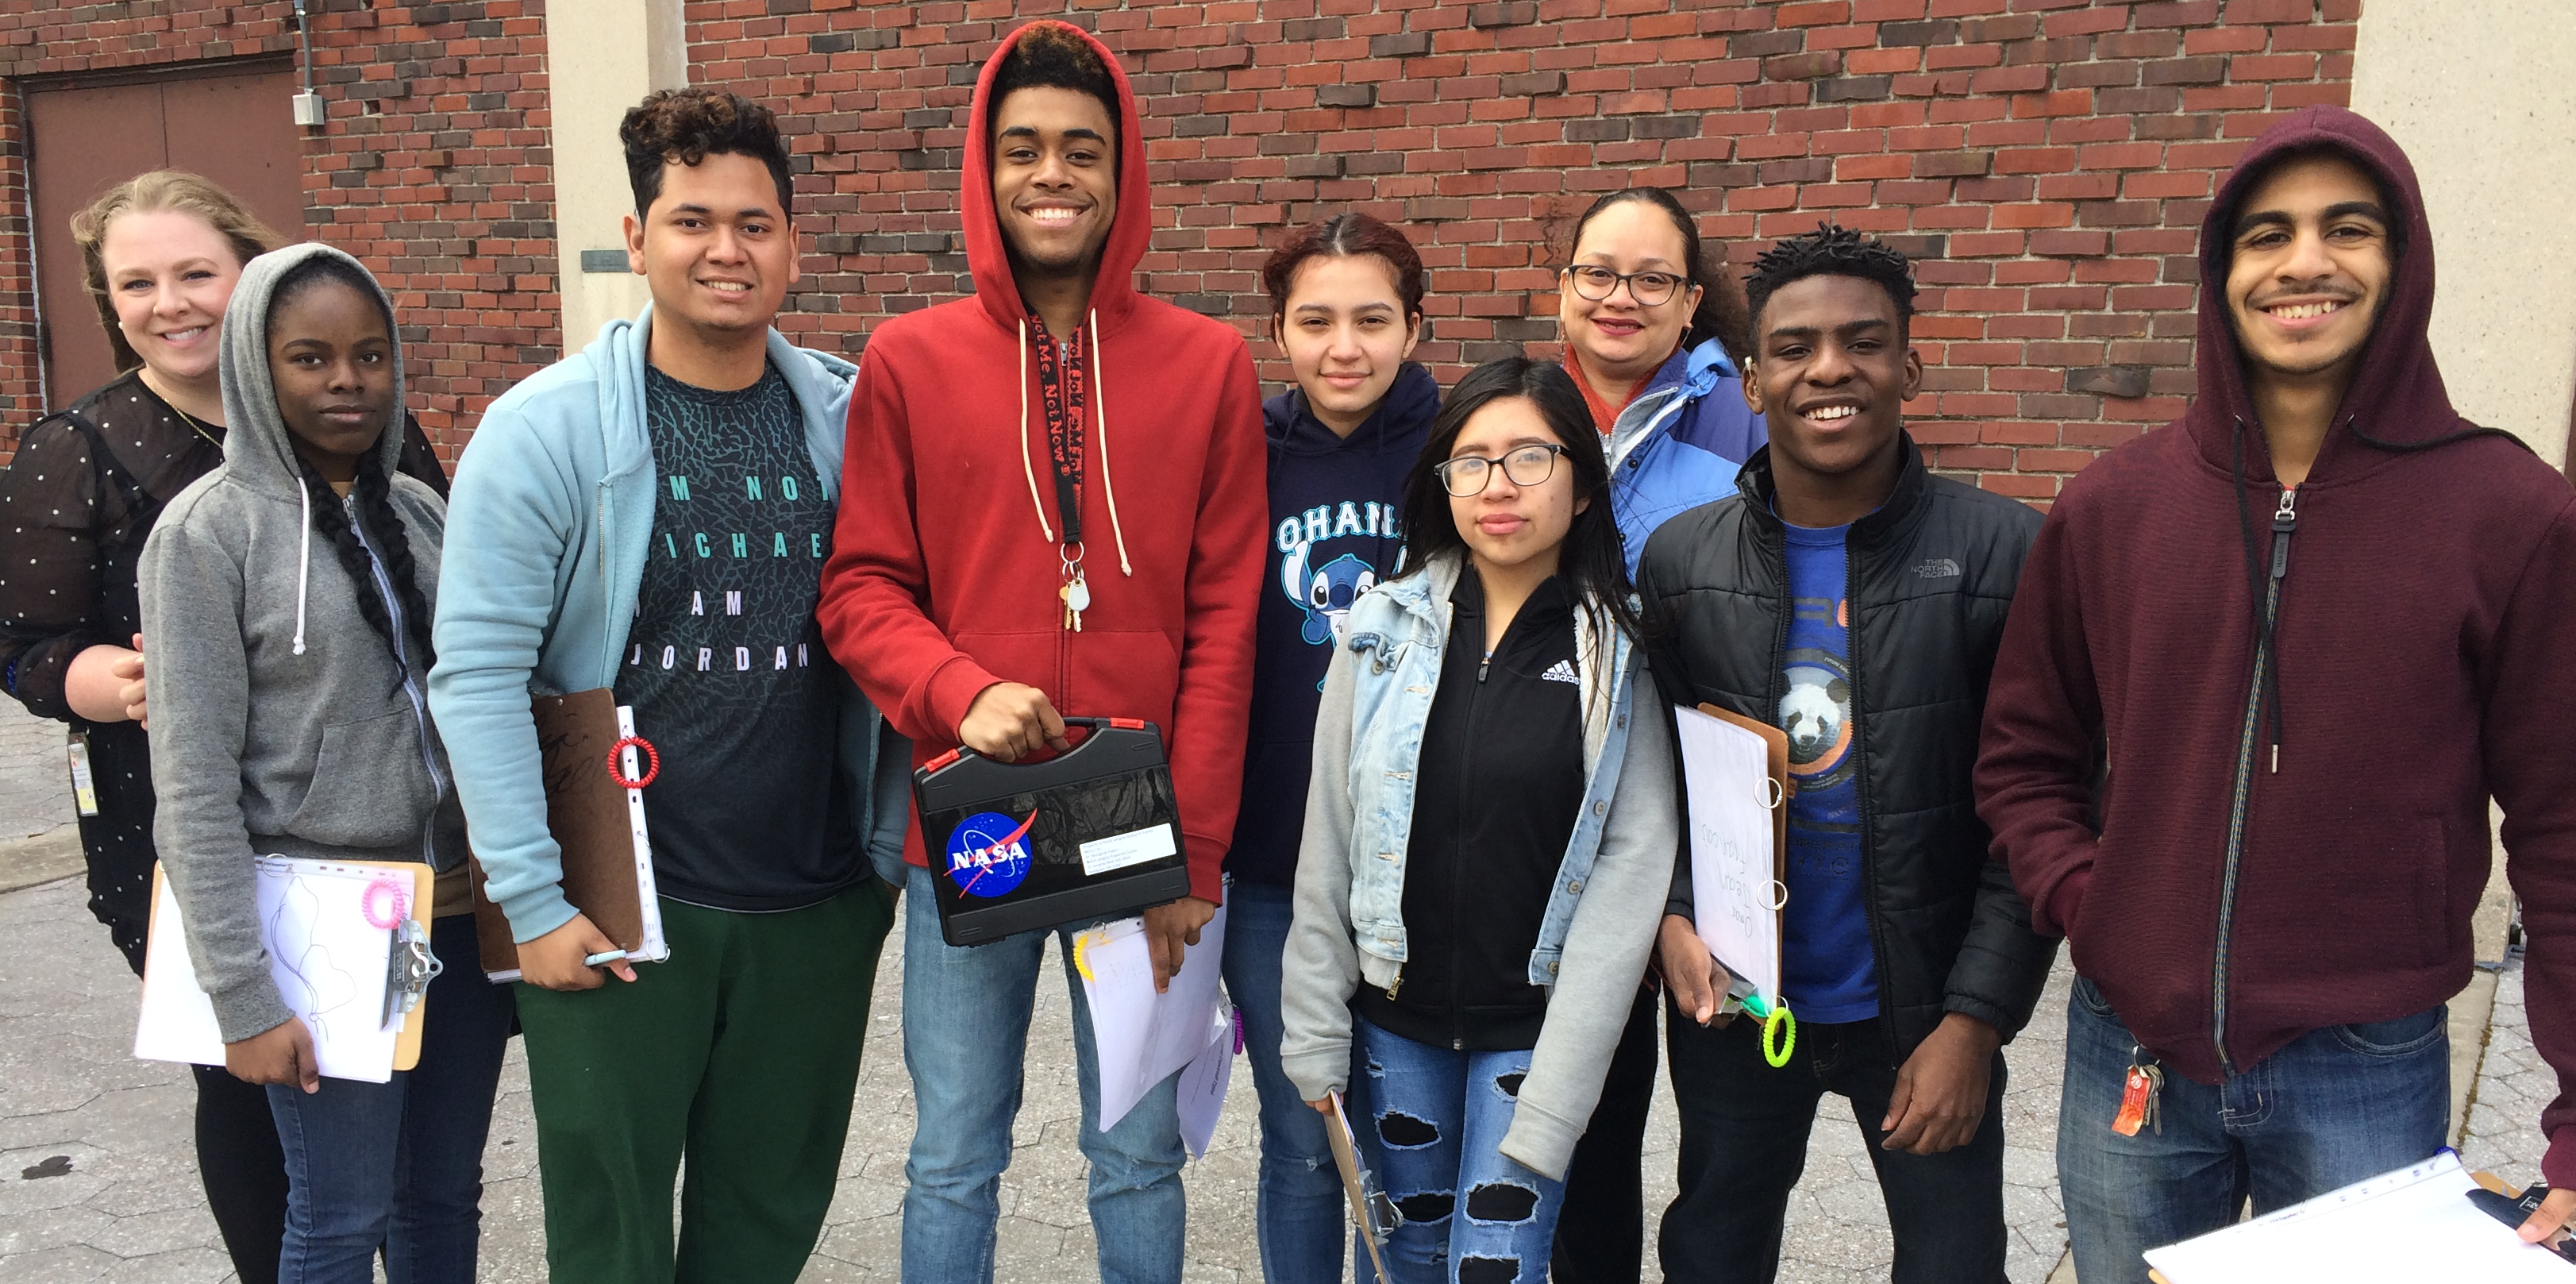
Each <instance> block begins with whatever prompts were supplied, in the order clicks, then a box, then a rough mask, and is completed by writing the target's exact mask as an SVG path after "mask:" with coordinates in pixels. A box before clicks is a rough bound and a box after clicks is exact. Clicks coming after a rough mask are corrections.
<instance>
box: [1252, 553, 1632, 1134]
mask: <svg viewBox="0 0 2576 1284" xmlns="http://www.w3.org/2000/svg"><path fill="white" fill-rule="evenodd" d="M1463 566H1464V558H1463V557H1461V556H1459V555H1456V554H1450V555H1446V556H1442V557H1436V558H1434V559H1433V560H1431V561H1430V562H1429V563H1428V564H1426V565H1425V566H1424V567H1423V568H1422V570H1421V571H1420V572H1419V573H1416V574H1411V575H1406V576H1403V577H1401V578H1398V579H1395V580H1392V581H1389V582H1387V583H1384V584H1381V585H1378V586H1377V587H1376V588H1374V589H1371V590H1370V591H1369V592H1367V593H1366V594H1363V595H1362V596H1361V597H1360V599H1359V601H1358V602H1357V603H1356V604H1354V605H1353V606H1352V608H1351V612H1350V616H1349V618H1348V621H1347V623H1348V625H1349V627H1348V630H1347V632H1346V633H1345V634H1344V640H1343V641H1342V642H1341V643H1340V644H1339V645H1338V646H1337V647H1336V649H1335V653H1334V655H1333V660H1332V666H1331V668H1330V669H1329V670H1328V672H1327V673H1326V676H1325V679H1324V698H1323V705H1322V708H1321V710H1320V711H1319V712H1318V715H1317V717H1316V721H1315V771H1314V776H1313V780H1312V783H1311V785H1310V786H1309V789H1308V793H1307V805H1306V829H1305V843H1304V848H1303V850H1302V851H1301V852H1300V853H1299V855H1298V861H1297V895H1296V918H1295V922H1294V923H1293V925H1292V926H1291V928H1290V931H1289V940H1288V949H1287V958H1286V960H1285V975H1286V980H1285V984H1284V987H1283V996H1282V1008H1283V1009H1284V1016H1285V1017H1286V1025H1287V1031H1286V1037H1285V1039H1284V1040H1283V1042H1282V1044H1281V1057H1280V1060H1281V1064H1282V1068H1283V1069H1285V1070H1286V1072H1287V1074H1288V1076H1289V1078H1290V1080H1291V1081H1293V1082H1294V1083H1295V1084H1296V1085H1297V1089H1298V1092H1299V1094H1300V1095H1301V1096H1303V1097H1305V1098H1307V1099H1309V1100H1312V1099H1315V1098H1320V1097H1322V1096H1323V1095H1324V1093H1325V1092H1326V1091H1328V1090H1335V1089H1339V1088H1342V1087H1345V1086H1347V1081H1348V1078H1349V1066H1350V1030H1351V1013H1350V997H1351V995H1352V994H1353V993H1354V992H1355V990H1356V987H1357V986H1358V985H1360V984H1362V983H1365V984H1368V985H1373V986H1377V987H1379V988H1381V989H1384V988H1387V987H1389V986H1392V985H1395V984H1396V983H1397V982H1398V979H1399V978H1400V977H1401V976H1402V975H1403V971H1404V963H1405V959H1406V938H1405V928H1404V860H1405V853H1406V851H1407V848H1408V847H1409V846H1410V842H1409V840H1410V836H1411V832H1412V825H1413V800H1414V779H1415V776H1414V768H1415V765H1416V763H1417V761H1418V760H1419V758H1420V755H1421V749H1422V734H1423V727H1424V726H1425V724H1426V723H1427V722H1428V721H1429V718H1430V714H1431V700H1432V696H1433V694H1434V693H1435V692H1436V691H1437V690H1438V688H1439V683H1440V663H1441V657H1442V655H1443V654H1444V653H1445V651H1446V649H1447V642H1448V633H1449V594H1450V590H1451V589H1453V588H1454V587H1456V585H1457V582H1458V576H1459V574H1460V573H1461V570H1462V568H1463ZM1641 665H1642V653H1641V652H1640V651H1639V649H1638V648H1637V646H1636V644H1635V642H1634V641H1633V640H1632V639H1631V638H1629V637H1628V636H1627V634H1626V633H1624V632H1623V631H1621V630H1620V629H1619V627H1618V626H1617V625H1616V623H1614V622H1613V621H1612V620H1611V618H1610V616H1609V614H1608V613H1607V612H1606V611H1601V610H1599V609H1597V608H1594V609H1589V610H1584V611H1579V612H1578V614H1577V625H1576V665H1575V668H1576V672H1577V676H1578V678H1579V680H1580V684H1581V690H1582V700H1583V709H1584V717H1583V728H1584V734H1583V766H1584V775H1585V780H1586V784H1585V789H1584V795H1583V804H1582V813H1581V815H1580V816H1579V817H1578V819H1577V821H1576V824H1575V828H1574V834H1573V837H1572V838H1571V839H1569V840H1568V842H1567V844H1566V851H1565V857H1564V860H1563V863H1562V865H1561V866H1560V867H1559V870H1558V878H1557V880H1556V884H1555V888H1554V890H1553V891H1552V892H1551V894H1550V895H1549V898H1548V905H1547V910H1546V914H1545V917H1544V919H1543V921H1542V923H1541V926H1540V929H1539V938H1538V945H1537V948H1536V949H1534V950H1532V951H1531V953H1530V959H1529V980H1530V983H1531V984H1533V985H1538V986H1542V987H1545V988H1547V989H1548V991H1549V1004H1548V1013H1547V1019H1546V1024H1545V1026H1544V1028H1543V1029H1542V1030H1541V1032H1540V1035H1539V1041H1538V1046H1537V1048H1536V1049H1535V1050H1534V1052H1533V1056H1532V1063H1531V1070H1530V1076H1529V1079H1528V1080H1527V1081H1526V1082H1525V1083H1524V1084H1523V1086H1522V1091H1521V1096H1520V1099H1519V1104H1518V1108H1517V1113H1516V1114H1515V1116H1514V1122H1513V1125H1512V1129H1511V1131H1510V1132H1509V1133H1508V1134H1507V1135H1506V1136H1505V1138H1504V1142H1503V1150H1504V1152H1505V1153H1506V1154H1510V1155H1512V1157H1514V1158H1515V1159H1518V1160H1520V1161H1521V1162H1523V1163H1525V1164H1528V1165H1529V1166H1530V1167H1531V1168H1533V1169H1536V1170H1537V1171H1539V1172H1542V1173H1547V1174H1549V1175H1551V1176H1553V1175H1557V1174H1560V1173H1562V1171H1563V1169H1564V1164H1565V1161H1566V1160H1567V1159H1568V1158H1569V1157H1570V1156H1571V1155H1572V1153H1573V1146H1574V1141H1575V1139H1576V1138H1577V1137H1579V1136H1581V1135H1582V1132H1583V1127H1584V1124H1585V1123H1586V1122H1587V1121H1588V1120H1589V1119H1590V1118H1591V1114H1592V1107H1593V1105H1594V1104H1595V1103H1596V1102H1597V1101H1598V1100H1599V1098H1600V1092H1601V1076H1602V1071H1603V1068H1604V1067H1606V1066H1607V1065H1608V1064H1609V1060H1610V1054H1611V1051H1612V1050H1613V1049H1614V1048H1615V1046H1616V1045H1617V1043H1618V1039H1619V1034H1620V1031H1621V1030H1622V1029H1623V1028H1624V1027H1625V1025H1626V1022H1627V1019H1628V1011H1629V1008H1630V1006H1631V996H1632V994H1633V992H1634V990H1635V989H1636V986H1637V978H1638V977H1639V976H1641V975H1643V973H1644V970H1645V964H1646V953H1647V950H1648V948H1649V947H1650V946H1651V945H1652V943H1653V940H1654V934H1655V927H1656V924H1657V921H1658V920H1659V919H1660V918H1661V916H1662V913H1663V897H1662V892H1663V891H1664V890H1665V889H1667V888H1668V886H1669V883H1670V880H1671V874H1672V860H1673V853H1674V851H1675V850H1676V847H1677V845H1678V843H1679V841H1680V817H1679V807H1678V804H1677V801H1676V800H1677V793H1676V787H1675V784H1674V775H1673V762H1672V739H1671V729H1670V727H1669V725H1668V719H1666V718H1665V717H1664V716H1663V714H1662V710H1661V709H1659V708H1655V707H1654V706H1653V705H1652V703H1651V701H1652V700H1653V699H1654V698H1655V697H1654V696H1652V695H1651V694H1649V696H1648V699H1649V701H1650V704H1649V706H1648V709H1647V710H1646V716H1643V717H1638V716H1635V711H1634V710H1633V708H1632V705H1633V702H1634V700H1635V698H1636V692H1637V686H1638V683H1637V678H1638V676H1639V672H1640V668H1641ZM1651 690H1652V689H1651V688H1649V691H1650V693H1651Z"/></svg>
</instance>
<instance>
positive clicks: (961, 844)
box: [912, 718, 1190, 945]
mask: <svg viewBox="0 0 2576 1284" xmlns="http://www.w3.org/2000/svg"><path fill="white" fill-rule="evenodd" d="M1064 721H1065V725H1066V726H1068V727H1085V728H1088V729H1089V734H1087V735H1085V736H1084V737H1083V738H1082V742H1081V743H1080V744H1077V745H1075V746H1074V747H1073V748H1071V749H1069V750H1067V751H1065V752H1063V753H1060V754H1057V755H1056V756H1055V757H1052V758H1049V759H1047V760H1045V761H1043V762H1023V763H1004V762H996V761H994V760H992V759H990V758H986V757H984V756H983V755H981V754H978V753H976V752H975V751H974V750H971V749H964V748H959V749H955V750H951V751H950V752H948V753H945V754H942V755H940V756H939V757H938V758H935V759H933V760H931V761H930V762H929V763H928V764H926V765H924V766H923V767H922V768H921V769H920V770H918V771H916V772H914V773H913V774H912V797H913V802H914V804H915V805H916V806H917V807H918V808H919V814H920V816H921V840H922V850H923V852H924V854H925V855H926V856H927V857H928V858H929V860H930V866H931V871H932V873H933V874H934V875H936V877H934V878H933V879H932V880H931V881H932V883H933V884H934V885H935V886H936V887H937V888H938V900H939V934H940V935H941V936H942V937H944V938H945V939H946V940H947V942H948V943H949V944H950V945H983V944H987V943H989V942H992V941H998V940H1000V939H1002V938H1003V937H1005V936H1010V935H1012V934H1014V933H1018V932H1026V931H1031V930H1034V929H1038V928H1049V927H1060V926H1062V925H1064V924H1066V923H1079V922H1096V921H1098V920H1102V919H1112V918H1125V917H1127V916H1128V915H1130V914H1133V913H1135V912H1137V911H1138V910H1141V909H1144V908H1145V907H1147V906H1149V905H1160V904H1163V903H1165V902H1167V901H1174V900H1178V899H1180V898H1181V897H1184V896H1187V895H1189V893H1190V873H1189V868H1188V866H1187V864H1186V863H1185V862H1184V860H1183V858H1182V855H1181V824H1180V818H1181V813H1180V807H1179V804H1178V803H1177V802H1176V801H1175V800H1174V797H1173V794H1172V769H1171V766H1170V764H1169V763H1167V762H1166V761H1165V760H1164V757H1163V738H1162V735H1161V734H1160V733H1159V732H1157V731H1156V730H1155V729H1154V726H1153V724H1152V723H1148V722H1141V721H1138V720H1136V719H1133V718H1067V719H1065V720H1064Z"/></svg>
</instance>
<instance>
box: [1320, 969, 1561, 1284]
mask: <svg viewBox="0 0 2576 1284" xmlns="http://www.w3.org/2000/svg"><path fill="white" fill-rule="evenodd" d="M1352 1025H1353V1027H1354V1029H1353V1035H1354V1037H1355V1038H1356V1039H1357V1041H1358V1043H1359V1054H1360V1063H1361V1065H1362V1067H1363V1068H1364V1070H1365V1080H1364V1082H1363V1083H1362V1084H1361V1085H1360V1088H1361V1092H1362V1094H1363V1095H1364V1096H1365V1098H1366V1100H1365V1106H1364V1108H1365V1110H1366V1111H1367V1116H1368V1120H1369V1123H1368V1125H1367V1128H1366V1131H1367V1132H1368V1133H1369V1134H1370V1135H1369V1136H1367V1137H1366V1138H1364V1139H1363V1141H1364V1144H1365V1145H1366V1148H1367V1150H1368V1152H1369V1158H1370V1160H1371V1162H1372V1163H1373V1164H1374V1166H1375V1167H1376V1169H1377V1175H1378V1180H1379V1181H1380V1183H1382V1184H1383V1186H1384V1187H1385V1190H1386V1193H1387V1197H1388V1198H1389V1199H1391V1200H1393V1201H1394V1202H1395V1207H1396V1210H1397V1211H1398V1212H1400V1213H1402V1214H1404V1224H1403V1225H1402V1226H1399V1227H1397V1228H1396V1230H1395V1233H1394V1234H1393V1235H1390V1236H1388V1238H1387V1245H1386V1268H1387V1271H1388V1273H1389V1274H1390V1275H1392V1276H1393V1277H1394V1278H1393V1280H1392V1282H1391V1284H1435V1282H1438V1281H1445V1282H1446V1284H1539V1282H1540V1281H1543V1280H1545V1279H1546V1278H1547V1254H1548V1245H1549V1243H1550V1241H1552V1240H1553V1239H1554V1238H1555V1236H1556V1215H1557V1212H1558V1210H1559V1209H1561V1208H1562V1207H1563V1206H1564V1203H1565V1186H1564V1184H1563V1183H1562V1182H1555V1181H1550V1180H1548V1179H1547V1178H1545V1177H1542V1176H1540V1175H1538V1174H1537V1173H1536V1172H1533V1171H1531V1170H1530V1169H1528V1168H1525V1167H1523V1166H1521V1164H1519V1163H1518V1162H1516V1161H1514V1160H1512V1159H1509V1158H1506V1157H1504V1155H1503V1153H1502V1149H1501V1147H1502V1142H1503V1134H1504V1132H1506V1131H1508V1130H1509V1129H1510V1128H1511V1125H1512V1109H1513V1107H1514V1105H1515V1104H1516V1101H1517V1098H1518V1094H1519V1092H1520V1087H1521V1080H1522V1078H1523V1077H1525V1076H1527V1075H1528V1074H1529V1067H1530V1054H1529V1053H1528V1051H1526V1050H1523V1051H1520V1052H1452V1051H1450V1050H1449V1049H1447V1048H1439V1047H1433V1046H1431V1045H1429V1044H1424V1043H1416V1042H1414V1041H1413V1040H1411V1039H1407V1038H1403V1037H1401V1036H1398V1035H1393V1034H1389V1033H1387V1032H1386V1031H1384V1030H1381V1029H1379V1028H1377V1027H1376V1026H1374V1025H1371V1024H1369V1023H1368V1022H1367V1021H1365V1020H1362V1019H1359V1018H1357V1017H1354V1018H1352ZM1353 1247H1354V1249H1355V1252H1354V1254H1353V1260H1354V1262H1355V1266H1354V1272H1355V1278H1358V1279H1361V1280H1367V1279H1369V1278H1370V1277H1371V1274H1372V1272H1371V1269H1370V1267H1369V1264H1368V1255H1367V1250H1366V1247H1365V1246H1363V1245H1354V1246H1353Z"/></svg>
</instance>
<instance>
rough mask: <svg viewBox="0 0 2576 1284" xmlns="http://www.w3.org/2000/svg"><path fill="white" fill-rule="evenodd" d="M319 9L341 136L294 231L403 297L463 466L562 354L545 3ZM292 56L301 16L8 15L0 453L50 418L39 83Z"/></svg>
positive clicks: (311, 133) (35, 6) (319, 168)
mask: <svg viewBox="0 0 2576 1284" xmlns="http://www.w3.org/2000/svg"><path fill="white" fill-rule="evenodd" d="M310 8H311V9H312V10H313V11H314V12H313V18H312V27H313V45H314V50H313V52H314V62H315V67H314V78H315V80H316V82H317V88H318V90H319V91H320V93H321V94H322V96H323V97H324V98H325V99H326V100H327V101H328V104H329V114H330V123H329V125H328V127H326V128H323V129H317V130H305V131H302V133H303V135H304V138H303V159H304V166H305V168H304V175H303V179H304V193H305V209H304V220H305V221H304V226H303V227H302V228H300V229H298V228H281V229H280V230H281V231H284V232H287V233H288V234H289V235H302V236H306V237H313V238H318V239H321V240H325V241H328V242H330V243H332V244H334V245H337V246H339V247H340V248H342V249H344V250H347V251H349V252H350V253H351V254H354V255H356V256H357V257H358V258H359V259H361V260H362V261H364V262H365V263H366V264H367V266H368V267H370V268H371V269H373V270H374V271H375V272H376V274H377V276H378V277H379V278H380V279H381V280H382V281H383V282H384V284H385V286H386V287H387V289H389V290H390V291H391V292H392V294H393V296H394V301H395V306H396V308H397V311H398V315H399V319H400V322H401V325H402V327H403V341H404V343H405V345H406V350H405V357H406V360H407V362H408V365H409V370H408V373H409V376H410V382H409V390H410V394H411V397H410V400H411V405H412V408H413V410H414V411H415V412H417V413H418V414H419V416H420V418H421V422H422V425H423V426H424V427H425V428H426V429H427V430H428V431H429V434H430V436H431V439H432V440H434V441H436V442H437V443H438V444H439V446H440V449H441V453H443V454H446V455H448V456H449V457H450V458H451V459H452V458H453V457H454V454H455V452H456V451H457V450H458V449H460V448H462V447H463V445H464V441H465V433H466V431H467V430H469V429H470V428H471V427H472V425H473V423H474V421H475V419H476V418H477V417H479V416H480V415H481V413H482V410H483V407H484V406H485V405H486V404H488V403H489V402H490V401H491V400H492V398H493V397H494V396H497V395H498V394H499V393H501V392H502V391H503V390H504V389H507V388H508V387H509V386H510V385H511V384H512V383H515V382H516V381H518V379H520V378H521V377H523V376H525V375H526V374H528V373H529V372H530V371H532V370H535V369H536V368H537V367H539V366H541V365H543V364H545V363H546V362H548V361H551V360H553V359H554V357H555V355H556V349H557V345H558V344H559V343H560V341H561V336H560V334H559V333H558V325H557V320H556V316H557V301H556V295H555V276H554V264H555V257H554V256H555V247H554V224H553V219H554V189H553V185H552V177H551V176H552V162H551V160H550V157H549V153H548V150H547V140H546V106H545V86H546V80H545V62H544V52H545V42H544V31H543V21H542V17H543V13H544V0H453V2H451V3H436V4H411V5H408V6H406V5H403V4H400V3H398V2H396V0H373V2H372V3H369V2H368V0H311V4H310ZM294 48H295V28H294V5H293V4H292V3H291V0H258V2H254V3H221V2H218V0H153V2H150V3H144V2H140V0H103V2H99V3H64V2H63V0H0V78H5V79H6V81H7V82H8V83H7V90H8V92H6V93H5V94H0V442H6V443H9V444H14V443H15V442H16V440H17V434H18V433H19V432H20V431H21V430H23V429H24V428H25V427H26V426H27V425H29V424H30V423H33V422H34V421H35V420H36V419H37V418H38V417H39V416H40V415H41V414H42V413H43V410H44V407H43V405H42V401H43V394H42V392H41V390H40V389H39V388H38V387H37V384H36V374H35V368H36V356H35V353H36V334H35V310H34V297H33V291H32V281H31V278H30V274H29V270H28V264H29V263H30V262H31V260H32V257H33V256H32V246H31V242H30V230H29V228H28V227H27V225H26V217H25V211H26V182H27V172H26V160H25V158H26V142H27V140H26V137H25V133H24V129H23V99H22V97H21V93H22V90H23V86H24V83H25V78H28V77H45V78H52V77H77V76H80V75H83V74H90V73H102V72H131V71H138V70H149V69H160V68H169V69H174V70H175V69H179V68H184V67H188V66H191V65H196V64H201V63H213V62H219V61H221V60H225V59H235V58H242V57H248V56H253V55H276V54H282V53H290V52H292V51H293V49H294ZM40 83H46V82H40ZM277 110H278V111H280V112H283V111H285V110H286V104H284V103H279V104H278V105H277ZM180 163H181V164H182V165H183V166H184V164H185V162H184V160H181V161H180ZM54 323H55V324H58V325H59V324H87V323H88V318H87V317H86V316H83V317H78V318H58V319H56V320H55V322H54ZM0 458H5V456H0Z"/></svg>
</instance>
